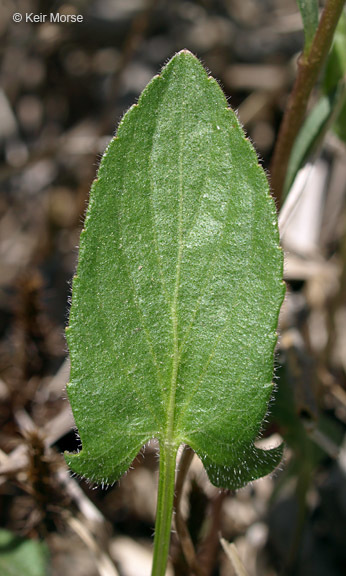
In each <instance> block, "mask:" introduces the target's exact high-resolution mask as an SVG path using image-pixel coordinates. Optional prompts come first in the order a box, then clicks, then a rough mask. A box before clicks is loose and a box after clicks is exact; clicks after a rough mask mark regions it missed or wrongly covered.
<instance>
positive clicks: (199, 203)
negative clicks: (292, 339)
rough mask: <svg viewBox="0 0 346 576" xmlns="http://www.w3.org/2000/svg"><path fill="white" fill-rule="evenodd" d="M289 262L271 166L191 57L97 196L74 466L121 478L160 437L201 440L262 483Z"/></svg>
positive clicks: (86, 248) (83, 261)
mask: <svg viewBox="0 0 346 576" xmlns="http://www.w3.org/2000/svg"><path fill="white" fill-rule="evenodd" d="M282 261H283V258H282V253H281V251H280V249H279V235H278V229H277V222H276V212H275V205H274V202H273V200H272V199H271V197H270V195H269V189H268V184H267V181H266V177H265V175H264V172H263V170H262V169H261V168H260V167H259V166H258V162H257V157H256V154H255V152H254V150H253V148H252V146H251V145H250V143H249V142H248V141H247V140H246V139H245V138H244V135H243V132H242V130H241V127H240V126H239V123H238V121H237V119H236V116H235V114H234V113H233V112H232V111H231V110H230V109H229V108H228V106H227V102H226V99H225V97H224V95H223V93H222V91H221V89H220V88H219V86H218V84H217V83H216V82H215V80H213V79H210V78H208V77H207V75H206V73H205V71H204V69H203V67H202V66H201V65H200V63H199V62H198V60H197V59H196V58H195V57H194V56H192V55H191V54H190V53H188V52H186V51H185V52H181V53H179V54H177V55H176V56H175V57H174V58H173V59H172V60H171V61H170V62H169V63H168V65H167V66H166V67H165V68H164V69H163V71H162V74H161V75H160V76H158V77H156V78H155V79H153V81H152V82H151V83H150V84H149V85H148V87H147V88H146V90H145V91H144V92H143V94H142V95H141V97H140V99H139V101H138V104H137V105H136V106H135V107H132V109H130V111H129V112H128V113H127V114H126V115H125V117H124V119H123V121H122V122H121V124H120V126H119V129H118V133H117V137H116V139H115V140H113V142H112V143H111V144H110V146H109V148H108V150H107V152H106V154H105V156H104V158H103V161H102V164H101V167H100V170H99V174H98V181H97V182H96V183H95V184H94V186H93V189H92V192H91V200H90V205H89V209H88V215H87V218H86V225H85V232H84V233H83V235H82V237H81V250H80V258H79V264H78V277H77V279H75V281H74V286H73V292H74V300H73V303H72V310H71V318H70V329H69V331H68V343H69V347H70V351H71V363H72V375H71V382H72V384H70V385H69V387H68V393H69V397H70V400H71V404H72V408H73V411H74V413H75V417H76V423H77V426H78V429H79V431H80V434H81V439H82V443H83V450H82V452H80V453H79V454H78V455H68V456H67V461H68V463H69V464H70V465H71V466H72V468H73V469H74V470H75V471H77V472H78V473H80V474H82V475H87V476H89V477H92V479H94V480H102V481H106V482H110V481H114V480H116V479H117V478H118V477H119V476H120V475H121V473H123V472H124V471H125V469H126V467H128V466H129V465H130V463H131V461H132V459H133V458H134V457H135V455H136V454H137V452H138V451H139V449H140V447H141V446H142V445H143V444H144V443H145V442H147V441H148V440H149V439H150V438H151V437H153V436H155V437H157V438H158V439H159V441H160V443H161V444H162V443H166V442H169V443H172V444H174V445H176V446H178V445H179V444H180V443H182V442H185V443H190V444H191V446H192V447H193V448H194V449H195V450H196V452H197V453H198V454H199V455H200V456H201V457H202V459H204V460H206V461H207V460H208V459H210V462H211V463H210V466H209V468H210V470H212V468H213V467H214V468H215V466H217V467H221V468H220V469H222V470H223V477H224V478H226V476H227V474H226V471H225V470H226V469H227V468H228V469H229V470H231V469H232V470H233V469H238V468H239V466H240V465H241V462H240V461H241V459H242V458H243V453H244V449H245V448H246V449H247V453H248V454H247V458H248V460H249V462H250V461H251V465H252V468H253V469H252V473H251V474H250V476H253V475H254V474H255V475H256V472H255V471H254V466H253V458H252V457H251V455H253V454H255V453H256V455H257V456H258V453H257V452H255V448H254V446H253V441H254V439H255V438H256V436H257V434H258V432H259V429H260V427H261V421H262V419H263V417H264V415H265V413H266V411H267V404H268V401H269V399H270V397H271V394H272V384H271V378H272V368H273V351H274V346H275V342H276V331H275V330H276V324H277V317H278V311H279V308H280V305H281V302H282V299H283V294H284V287H283V284H282V265H283V262H282ZM97 283H98V284H97ZM96 284H97V285H96ZM102 340H103V342H102ZM109 351H111V352H112V354H110V352H109ZM230 358H232V363H231V364H230V362H229V359H230ZM245 360H246V363H247V366H246V370H244V361H245ZM104 380H106V383H104ZM248 380H251V385H250V386H249V385H248V384H247V381H248ZM83 382H84V383H83ZM83 387H84V388H83ZM249 391H250V392H251V394H252V396H251V397H249ZM88 395H89V396H90V397H91V398H92V399H93V402H95V404H96V406H97V409H94V407H93V405H92V404H91V403H90V402H89V401H88V400H87V398H86V396H88ZM211 398H213V404H212V406H211V405H210V399H211ZM80 404H81V406H80ZM103 407H105V408H104V411H103V412H101V409H102V408H103ZM237 414H238V415H237ZM90 415H91V416H92V419H93V424H92V425H90V422H89V421H88V420H89V419H90ZM104 416H105V418H104ZM104 420H105V422H106V433H104V431H103V427H102V424H104ZM206 431H207V434H208V437H206ZM104 434H106V435H105V437H104ZM210 438H212V440H210ZM230 439H231V440H232V442H233V448H232V450H229V451H228V453H227V451H226V453H225V451H222V450H221V451H220V450H219V451H217V450H215V447H214V446H213V444H214V443H215V441H216V444H217V442H218V441H220V442H219V443H220V444H222V442H223V441H224V440H225V441H226V442H228V443H229V441H230ZM108 443H109V444H110V446H111V447H112V448H111V449H110V448H108ZM237 446H238V450H237V449H236V447H237ZM109 451H111V455H110V454H108V455H107V453H108V452H109ZM100 453H101V455H100ZM274 456H275V458H274ZM113 458H114V460H116V459H118V461H120V463H121V465H119V466H117V465H116V464H115V462H113V463H112V462H111V460H112V459H113ZM266 458H267V459H269V461H270V462H271V463H272V464H273V461H274V460H275V462H278V460H279V454H278V453H275V454H274V453H273V454H272V455H271V456H270V453H268V456H265V455H263V460H265V459H266ZM273 458H274V460H273ZM208 462H209V460H208ZM232 467H233V468H232ZM264 468H265V470H267V468H266V467H265V466H264V467H263V470H264ZM99 470H103V472H101V476H100V475H99V474H100V472H99ZM261 470H262V468H261ZM258 472H259V473H260V470H259V469H258ZM211 476H213V473H212V472H211ZM245 476H246V475H245V473H244V474H243V476H242V478H243V477H244V478H245ZM247 476H249V475H247ZM228 478H229V482H233V480H234V479H235V478H236V475H235V474H234V473H233V472H230V473H229V475H228Z"/></svg>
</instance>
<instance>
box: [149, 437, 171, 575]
mask: <svg viewBox="0 0 346 576" xmlns="http://www.w3.org/2000/svg"><path fill="white" fill-rule="evenodd" d="M176 456H177V447H176V446H175V445H173V444H168V443H167V444H164V445H163V446H162V447H161V450H160V472H159V489H158V495H157V508H156V523H155V538H154V557H153V568H152V572H151V576H165V574H166V566H167V559H168V552H169V544H170V540H171V526H172V514H173V499H174V482H175V462H176Z"/></svg>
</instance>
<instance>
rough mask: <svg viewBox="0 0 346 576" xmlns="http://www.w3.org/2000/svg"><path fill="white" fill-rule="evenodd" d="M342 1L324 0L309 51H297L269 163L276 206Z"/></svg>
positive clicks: (338, 16) (331, 38)
mask: <svg viewBox="0 0 346 576" xmlns="http://www.w3.org/2000/svg"><path fill="white" fill-rule="evenodd" d="M344 4H345V0H327V2H326V5H325V8H324V10H323V12H322V16H321V19H320V22H319V25H318V28H317V31H316V34H315V37H314V39H313V42H312V44H311V48H310V51H309V53H308V54H304V53H303V54H301V55H300V57H299V60H298V71H297V77H296V80H295V83H294V86H293V89H292V92H291V94H290V96H289V99H288V103H287V106H286V111H285V114H284V117H283V120H282V123H281V126H280V130H279V135H278V138H277V142H276V147H275V150H274V154H273V158H272V164H271V185H272V189H273V191H274V194H275V196H276V198H277V201H278V204H279V206H280V205H281V203H282V195H283V186H284V182H285V176H286V172H287V166H288V161H289V158H290V154H291V151H292V147H293V144H294V141H295V139H296V137H297V134H298V132H299V129H300V127H301V125H302V122H303V119H304V116H305V112H306V108H307V104H308V100H309V96H310V93H311V90H312V88H313V87H314V85H315V83H316V80H317V77H318V74H319V72H320V70H321V67H322V64H323V62H324V60H325V58H326V56H327V54H328V52H329V50H330V47H331V44H332V40H333V36H334V31H335V28H336V26H337V23H338V20H339V18H340V15H341V12H342V9H343V7H344Z"/></svg>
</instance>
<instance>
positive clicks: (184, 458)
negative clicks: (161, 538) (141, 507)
mask: <svg viewBox="0 0 346 576" xmlns="http://www.w3.org/2000/svg"><path fill="white" fill-rule="evenodd" d="M193 456H194V452H193V450H191V448H190V447H189V446H185V447H184V450H183V452H182V455H181V458H180V461H179V471H178V474H177V480H176V486H175V497H174V509H175V527H176V531H177V534H178V537H179V541H180V544H181V548H182V551H183V554H184V557H185V560H186V562H187V564H188V567H189V569H190V571H191V573H192V574H195V576H203V572H202V570H201V568H200V567H199V566H198V562H197V557H196V551H195V548H194V545H193V542H192V539H191V536H190V533H189V530H188V527H187V525H186V522H185V520H184V518H183V516H182V514H181V509H180V502H181V497H182V494H183V486H184V481H185V478H186V474H187V472H188V469H189V467H190V464H191V462H192V460H193Z"/></svg>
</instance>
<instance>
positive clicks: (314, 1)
mask: <svg viewBox="0 0 346 576" xmlns="http://www.w3.org/2000/svg"><path fill="white" fill-rule="evenodd" d="M297 4H298V8H299V11H300V14H301V17H302V20H303V27H304V37H305V43H304V54H308V53H309V51H310V48H311V44H312V41H313V39H314V36H315V33H316V30H317V27H318V0H297Z"/></svg>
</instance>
